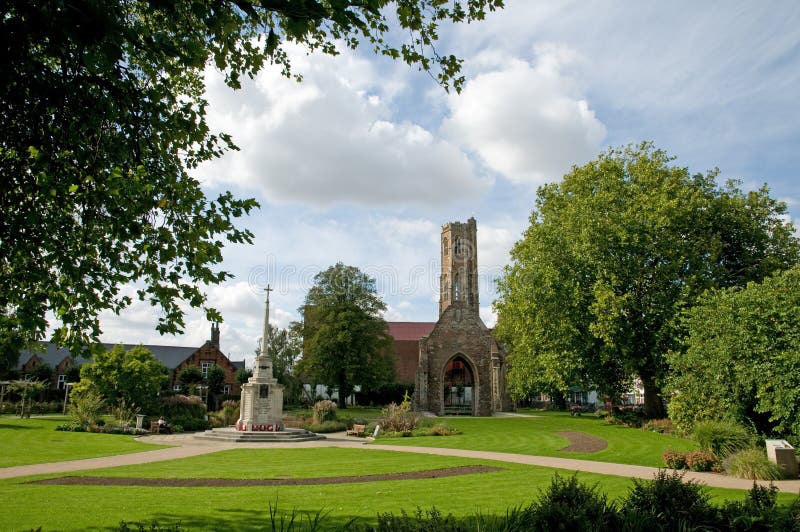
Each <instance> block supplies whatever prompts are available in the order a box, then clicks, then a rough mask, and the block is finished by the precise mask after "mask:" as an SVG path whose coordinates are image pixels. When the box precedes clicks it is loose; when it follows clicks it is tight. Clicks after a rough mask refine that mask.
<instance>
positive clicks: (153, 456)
mask: <svg viewBox="0 0 800 532" xmlns="http://www.w3.org/2000/svg"><path fill="white" fill-rule="evenodd" d="M138 439H139V440H140V441H142V442H147V443H154V444H162V445H174V447H169V448H166V449H157V450H153V451H145V452H141V453H132V454H121V455H115V456H105V457H100V458H89V459H86V460H71V461H66V462H51V463H46V464H31V465H23V466H15V467H6V468H0V479H3V478H14V477H23V476H29V475H44V474H54V473H68V472H71V471H83V470H91V469H101V468H106V467H116V466H123V465H135V464H146V463H150V462H160V461H164V460H174V459H176V458H186V457H190V456H198V455H202V454H209V453H214V452H218V451H222V450H226V449H242V448H292V449H301V448H315V447H350V448H352V447H357V448H361V449H367V450H381V451H394V452H405V453H421V454H433V455H440V456H454V457H460V458H477V459H481V460H496V461H500V462H511V463H517V464H524V465H532V466H540V467H551V468H555V469H564V470H568V471H584V472H588V473H599V474H602V475H615V476H621V477H630V478H642V479H651V478H653V476H654V475H655V474H656V473H657V472H658V468H655V467H645V466H636V465H628V464H612V463H607V462H593V461H591V460H576V459H573V458H560V457H551V456H530V455H524V454H512V453H498V452H488V451H470V450H466V449H444V448H433V447H421V446H394V445H381V444H375V443H369V444H366V443H365V441H364V439H363V438H356V437H352V436H346V435H345V433H344V432H341V433H335V434H329V435H328V438H327V439H325V440H319V441H312V442H301V443H293V444H285V443H246V444H241V443H239V444H236V443H226V442H222V443H221V442H214V441H209V440H197V439H194V438H193V436H192V435H191V434H174V435H169V434H163V435H148V436H141V437H139V438H138ZM684 478H685V479H686V480H695V481H697V482H702V483H703V484H705V485H707V486H712V487H717V488H733V489H742V490H747V489H750V488H751V487H752V486H753V481H752V480H745V479H741V478H733V477H728V476H725V475H720V474H717V473H695V472H692V471H688V472H686V475H685V477H684ZM759 484H763V485H768V484H769V483H768V482H759ZM774 484H775V486H777V487H778V489H779V490H780V491H782V492H787V493H795V494H797V493H800V480H780V481H776V482H774Z"/></svg>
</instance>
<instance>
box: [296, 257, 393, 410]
mask: <svg viewBox="0 0 800 532" xmlns="http://www.w3.org/2000/svg"><path fill="white" fill-rule="evenodd" d="M385 310H386V304H385V303H384V302H383V300H381V298H380V297H379V296H378V294H377V291H376V288H375V280H374V279H372V278H370V277H369V276H368V275H366V274H365V273H363V272H361V271H360V270H359V269H358V268H356V267H354V266H345V265H344V264H342V263H341V262H340V263H337V264H336V265H335V266H331V267H330V268H328V269H327V270H325V271H323V272H320V273H318V274H317V275H316V276H315V277H314V286H313V287H312V288H311V289H310V290H309V291H308V295H307V296H306V299H305V305H304V306H303V307H302V308H301V309H300V311H301V312H302V313H303V358H302V359H301V361H300V364H299V365H300V368H299V369H300V371H301V372H302V374H304V375H306V376H308V377H310V378H312V379H313V382H319V383H321V384H324V385H326V386H328V387H334V388H336V390H337V391H338V392H339V403H340V405H341V406H342V407H345V406H346V405H345V402H344V400H345V398H346V397H348V396H349V395H350V394H351V393H352V392H353V388H354V386H355V385H361V386H362V387H366V388H372V387H377V386H380V385H381V384H383V383H386V382H388V381H389V380H390V379H391V376H392V362H391V358H390V357H391V354H392V346H393V343H392V338H391V336H389V330H388V325H387V324H386V322H385V321H384V320H383V312H384V311H385Z"/></svg>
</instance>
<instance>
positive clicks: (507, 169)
mask: <svg viewBox="0 0 800 532" xmlns="http://www.w3.org/2000/svg"><path fill="white" fill-rule="evenodd" d="M535 55H536V57H535V60H534V61H533V62H528V61H526V60H524V59H519V58H516V57H511V56H507V55H503V54H501V53H497V52H493V53H487V54H483V55H479V56H478V57H477V58H476V59H475V64H476V66H477V67H478V68H480V69H482V70H484V71H483V72H482V73H480V74H478V75H477V76H475V77H474V78H473V79H472V80H470V81H469V82H468V83H467V85H466V87H465V89H464V91H463V93H462V94H461V95H460V96H456V95H453V96H451V97H450V98H449V99H448V104H449V106H450V110H451V114H450V117H449V118H447V119H446V120H445V121H444V122H443V124H442V130H443V131H444V132H446V133H447V134H448V135H449V136H450V138H453V139H454V140H457V141H459V142H461V143H463V144H464V145H466V146H468V147H469V148H470V149H471V150H473V151H474V152H475V153H477V154H478V155H479V156H480V157H481V158H482V159H483V160H484V161H485V163H486V164H487V165H488V166H489V167H490V168H492V169H493V170H495V171H497V172H500V173H501V174H502V175H503V176H505V177H506V178H507V179H509V180H510V181H512V182H513V183H518V184H521V183H528V184H534V185H539V184H542V183H544V182H547V181H554V180H557V179H559V178H560V177H561V176H562V175H563V174H564V173H565V172H566V171H568V170H569V168H570V167H571V166H572V165H575V164H580V163H583V162H585V161H586V160H589V159H591V158H593V157H594V156H596V154H597V152H598V148H599V146H600V143H601V142H602V140H603V139H604V137H605V135H606V129H605V126H603V124H602V123H601V122H600V121H599V120H598V119H597V117H596V116H595V113H594V111H592V110H591V109H590V108H589V104H588V102H587V101H586V99H585V98H584V97H583V96H582V95H581V93H580V90H579V89H578V87H577V84H576V82H575V81H574V80H573V79H572V78H570V77H569V76H568V75H566V74H565V69H566V67H567V66H569V65H570V63H572V62H574V61H576V54H575V53H574V52H572V51H571V50H568V49H565V48H563V47H559V46H554V45H540V46H538V47H537V48H536V51H535ZM487 69H488V70H487Z"/></svg>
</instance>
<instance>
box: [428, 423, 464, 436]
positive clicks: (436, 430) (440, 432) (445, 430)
mask: <svg viewBox="0 0 800 532" xmlns="http://www.w3.org/2000/svg"><path fill="white" fill-rule="evenodd" d="M456 434H461V431H460V430H458V429H454V428H453V427H451V426H449V425H448V424H447V423H437V424H435V425H433V426H432V427H429V428H426V429H425V435H426V436H454V435H456Z"/></svg>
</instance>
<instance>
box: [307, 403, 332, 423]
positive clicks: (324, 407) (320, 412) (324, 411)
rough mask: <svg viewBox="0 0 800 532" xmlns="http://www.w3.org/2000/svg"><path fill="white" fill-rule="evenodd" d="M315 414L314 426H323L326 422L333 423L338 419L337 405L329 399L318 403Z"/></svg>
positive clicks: (315, 404)
mask: <svg viewBox="0 0 800 532" xmlns="http://www.w3.org/2000/svg"><path fill="white" fill-rule="evenodd" d="M313 410H314V412H313V414H312V417H313V422H312V423H313V424H314V425H321V424H322V423H323V422H325V421H333V420H335V419H336V403H334V402H333V401H329V400H327V399H325V400H322V401H317V402H316V403H314V409H313Z"/></svg>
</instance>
